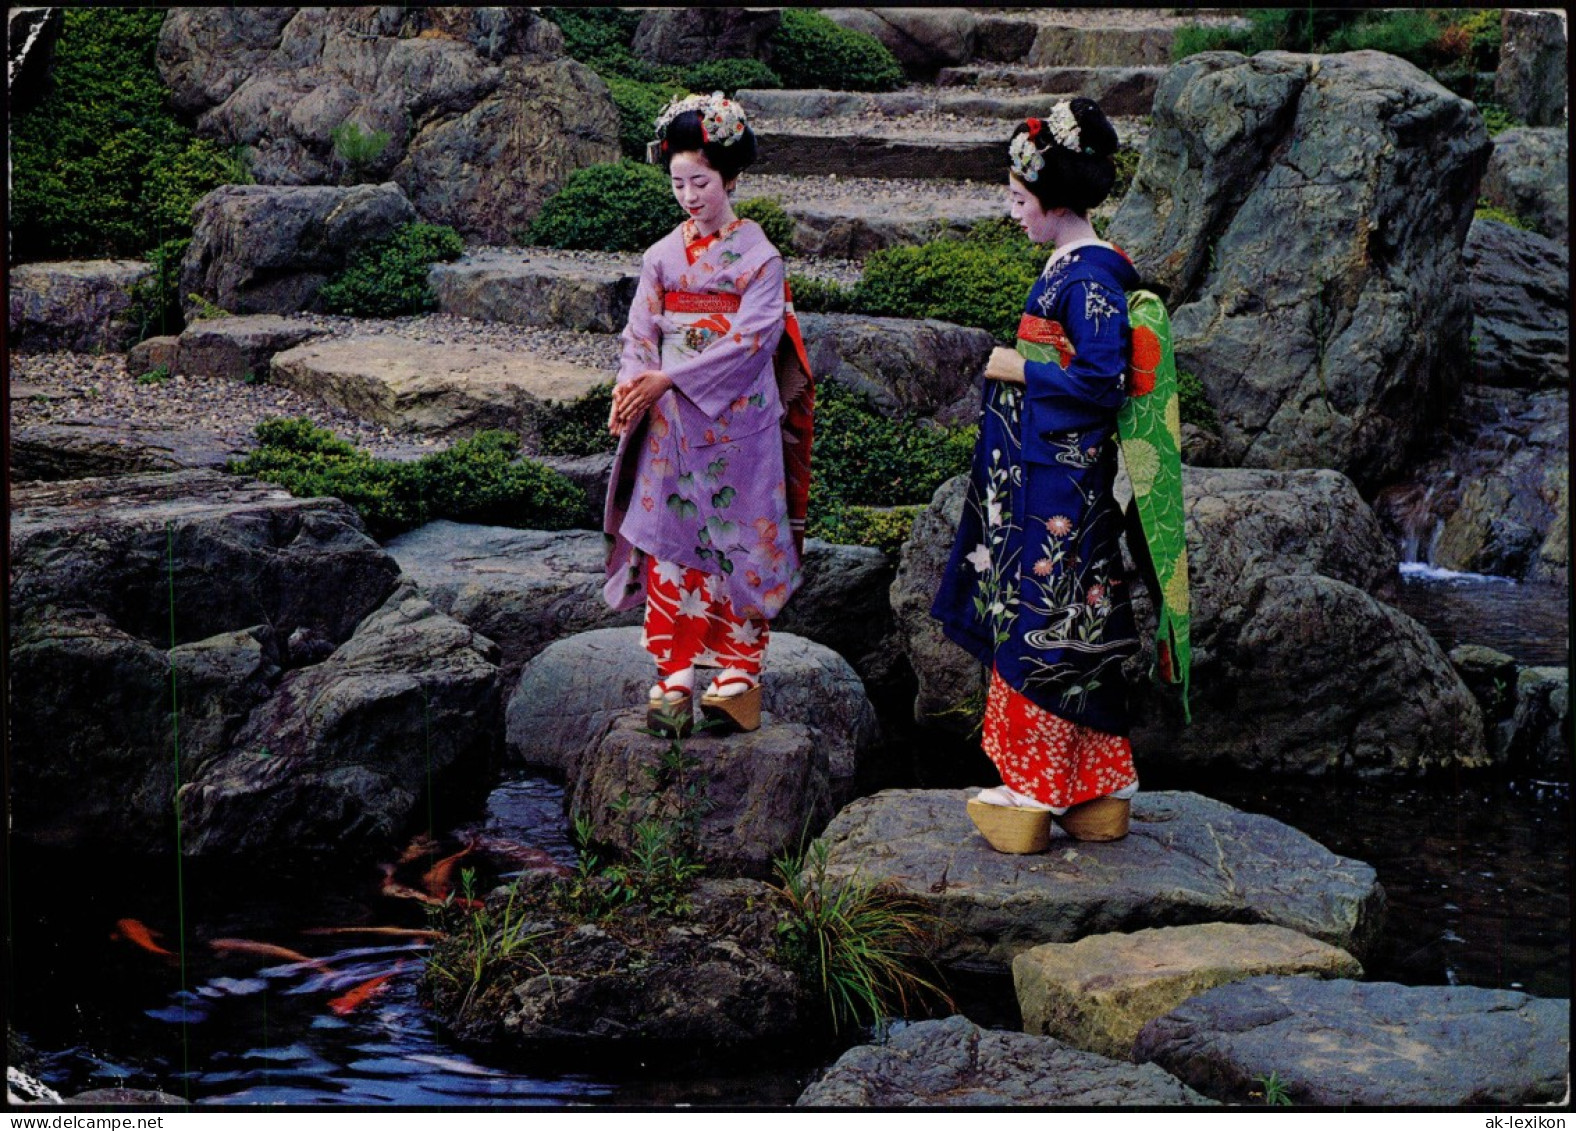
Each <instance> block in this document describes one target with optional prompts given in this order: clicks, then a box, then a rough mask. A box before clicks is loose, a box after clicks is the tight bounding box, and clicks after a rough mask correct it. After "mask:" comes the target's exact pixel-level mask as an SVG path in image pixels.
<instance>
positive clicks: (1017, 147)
mask: <svg viewBox="0 0 1576 1131" xmlns="http://www.w3.org/2000/svg"><path fill="white" fill-rule="evenodd" d="M1024 125H1025V126H1027V127H1028V130H1027V132H1025V133H1021V134H1019V135H1018V136H1017V137H1015V138H1013V139H1012V144H1011V145H1009V146H1008V147H1007V152H1008V156H1009V157H1011V159H1012V171H1013V172H1014V173H1016V174H1017V175H1018V177H1019V179H1020V180H1024V181H1035V180H1038V179H1039V176H1040V170H1042V169H1044V168H1045V154H1046V153H1047V152H1048V151H1049V150H1050V148H1051V147H1052V146H1053V145H1054V146H1058V147H1060V148H1062V149H1066V150H1070V151H1071V152H1073V153H1092V152H1094V151H1093V150H1092V149H1085V148H1084V146H1083V141H1082V138H1081V137H1080V135H1079V131H1078V119H1077V117H1075V116H1074V114H1073V108H1072V104H1071V103H1068V102H1058V103H1057V104H1056V105H1055V106H1052V107H1051V112H1050V114H1048V115H1047V116H1046V117H1044V118H1029V119H1027V120H1026V121H1025V122H1024ZM1046 134H1049V135H1050V136H1049V137H1048V138H1047V137H1044V135H1046ZM1042 139H1043V141H1044V144H1039V143H1040V142H1041V141H1042Z"/></svg>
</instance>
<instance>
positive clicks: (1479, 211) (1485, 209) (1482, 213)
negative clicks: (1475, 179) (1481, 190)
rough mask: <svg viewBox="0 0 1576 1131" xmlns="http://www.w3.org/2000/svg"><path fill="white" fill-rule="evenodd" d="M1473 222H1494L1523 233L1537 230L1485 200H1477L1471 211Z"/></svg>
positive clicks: (1511, 213) (1518, 217)
mask: <svg viewBox="0 0 1576 1131" xmlns="http://www.w3.org/2000/svg"><path fill="white" fill-rule="evenodd" d="M1472 218H1473V219H1474V220H1495V221H1498V222H1499V223H1501V224H1509V225H1510V226H1511V227H1512V228H1520V229H1521V230H1522V231H1524V232H1535V231H1537V228H1535V227H1534V226H1533V225H1531V224H1529V223H1527V221H1525V220H1523V219H1522V218H1521V217H1520V216H1517V215H1516V214H1515V213H1514V212H1509V211H1507V210H1505V209H1503V208H1501V207H1499V206H1498V205H1497V204H1493V203H1491V202H1490V201H1489V200H1488V199H1487V198H1481V197H1480V198H1479V199H1478V202H1477V207H1476V208H1475V209H1473V210H1472Z"/></svg>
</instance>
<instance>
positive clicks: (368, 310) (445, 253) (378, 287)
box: [318, 221, 465, 318]
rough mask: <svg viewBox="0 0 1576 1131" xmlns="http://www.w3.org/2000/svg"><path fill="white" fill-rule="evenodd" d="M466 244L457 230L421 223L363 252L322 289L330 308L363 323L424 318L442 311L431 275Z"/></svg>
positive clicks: (321, 297) (322, 297) (407, 226)
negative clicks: (399, 317)
mask: <svg viewBox="0 0 1576 1131" xmlns="http://www.w3.org/2000/svg"><path fill="white" fill-rule="evenodd" d="M464 254H465V241H464V240H463V239H461V238H460V234H459V233H458V232H456V231H455V230H454V229H453V228H450V227H447V226H445V225H442V224H427V223H423V222H421V221H416V222H414V223H410V224H405V225H403V226H401V227H399V228H397V229H395V230H394V232H392V233H391V234H390V235H388V236H386V237H384V238H383V239H381V240H376V241H374V242H372V243H370V244H368V245H367V246H366V247H363V248H358V249H357V250H356V251H355V252H354V253H353V254H352V255H351V257H350V262H348V263H347V264H346V265H345V269H344V270H343V271H341V272H340V273H339V274H338V275H336V276H335V277H334V278H332V279H330V280H329V281H328V282H327V283H324V284H323V286H322V287H321V288H320V289H319V290H318V298H319V300H320V301H321V302H322V304H323V307H324V309H326V310H328V311H330V312H332V313H335V314H351V315H355V316H357V317H361V318H390V317H393V316H395V315H399V314H419V313H421V312H422V311H426V310H432V309H434V308H435V307H436V306H437V299H436V298H435V297H434V296H433V293H432V288H431V287H430V286H429V285H428V284H427V273H428V271H429V270H430V269H431V267H432V265H433V264H434V263H439V262H447V261H449V260H454V259H458V258H459V257H460V256H461V255H464Z"/></svg>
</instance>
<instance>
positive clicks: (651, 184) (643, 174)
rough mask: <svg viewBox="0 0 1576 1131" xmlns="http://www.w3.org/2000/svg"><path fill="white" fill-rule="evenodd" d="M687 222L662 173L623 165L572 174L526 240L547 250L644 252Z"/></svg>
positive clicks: (594, 167) (647, 167)
mask: <svg viewBox="0 0 1576 1131" xmlns="http://www.w3.org/2000/svg"><path fill="white" fill-rule="evenodd" d="M683 219H684V212H683V210H682V209H681V208H679V206H678V203H677V202H676V201H675V200H674V199H673V190H672V188H671V187H670V186H669V184H668V178H667V177H666V176H665V175H664V174H663V172H662V170H661V169H659V168H656V167H654V166H651V165H640V164H637V163H636V162H634V161H629V160H624V161H619V162H618V163H617V164H608V165H590V166H587V167H586V168H584V169H577V170H576V171H575V172H573V173H571V174H570V175H569V179H568V180H567V181H565V182H564V187H563V188H561V189H559V190H558V191H557V192H556V193H554V194H553V195H552V196H551V197H549V198H548V200H547V203H546V204H544V205H542V210H541V211H540V212H538V213H537V215H536V219H535V220H534V221H532V223H531V228H530V231H529V233H528V237H527V238H528V239H529V240H530V241H531V242H532V243H535V244H541V245H543V246H545V247H566V248H582V249H588V250H594V251H644V250H645V249H646V248H648V247H650V246H651V245H652V244H654V243H656V242H657V241H658V240H659V239H661V238H662V237H663V236H665V235H667V234H668V233H669V232H670V231H672V230H673V228H674V226H675V225H676V224H678V223H679V221H681V220H683Z"/></svg>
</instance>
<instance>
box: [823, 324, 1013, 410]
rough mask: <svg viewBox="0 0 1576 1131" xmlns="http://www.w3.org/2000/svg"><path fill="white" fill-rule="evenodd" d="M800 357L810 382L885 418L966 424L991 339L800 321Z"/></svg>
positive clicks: (946, 327) (943, 330)
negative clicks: (861, 397) (854, 398)
mask: <svg viewBox="0 0 1576 1131" xmlns="http://www.w3.org/2000/svg"><path fill="white" fill-rule="evenodd" d="M799 325H800V328H801V329H802V330H803V332H804V344H805V351H806V352H807V353H808V354H809V356H810V369H811V371H812V372H813V373H814V374H815V376H816V379H817V380H825V379H828V378H830V379H832V380H835V381H836V382H837V383H838V384H840V385H842V386H844V387H845V388H849V389H853V390H855V391H856V392H860V393H863V394H865V395H866V396H867V397H869V398H870V401H871V403H872V404H873V405H874V406H875V407H876V408H878V409H880V410H881V411H883V412H885V413H886V414H888V415H890V416H893V417H899V418H908V417H915V416H925V417H937V416H940V417H942V418H944V419H945V420H946V421H948V422H949V423H973V422H974V420H975V419H976V417H977V416H978V413H979V403H980V392H979V390H980V382H981V381H983V380H984V374H985V363H986V362H987V361H989V360H990V353H991V350H992V349H993V348H994V347H995V345H996V342H995V339H994V338H992V337H991V335H990V333H989V332H988V331H985V330H976V329H973V328H971V327H967V326H958V325H955V324H954V323H951V322H943V321H941V320H939V319H935V318H927V319H923V320H921V319H913V318H876V317H873V316H871V315H868V314H802V315H800V316H799Z"/></svg>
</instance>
